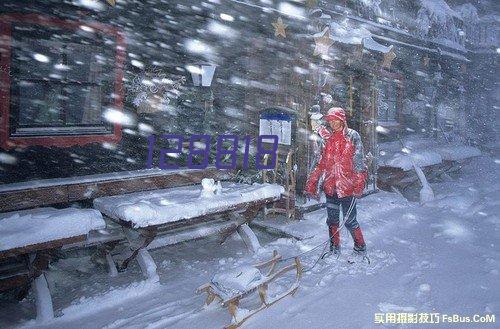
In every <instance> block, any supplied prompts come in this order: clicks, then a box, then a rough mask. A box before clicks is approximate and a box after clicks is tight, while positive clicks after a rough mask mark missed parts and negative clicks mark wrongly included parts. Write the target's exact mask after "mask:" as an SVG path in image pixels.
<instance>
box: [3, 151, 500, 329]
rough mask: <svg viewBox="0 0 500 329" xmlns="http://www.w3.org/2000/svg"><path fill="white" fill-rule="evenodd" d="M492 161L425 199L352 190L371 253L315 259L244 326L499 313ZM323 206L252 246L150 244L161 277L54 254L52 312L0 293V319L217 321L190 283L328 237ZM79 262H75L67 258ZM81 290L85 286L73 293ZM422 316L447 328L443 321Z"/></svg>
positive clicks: (107, 323)
mask: <svg viewBox="0 0 500 329" xmlns="http://www.w3.org/2000/svg"><path fill="white" fill-rule="evenodd" d="M499 167H500V165H498V164H497V163H495V162H494V161H493V160H492V159H491V158H487V157H483V158H480V159H477V160H476V161H475V162H473V163H472V164H471V165H470V166H467V167H466V168H464V170H463V174H462V177H463V179H459V180H456V181H450V182H445V183H439V184H433V185H432V188H433V189H434V191H435V193H436V200H435V201H434V202H433V203H432V204H430V205H428V206H425V207H422V206H420V205H419V204H417V203H412V202H408V201H406V200H404V199H402V198H401V197H399V196H397V195H396V194H392V193H385V192H381V193H377V194H374V195H371V196H368V197H366V198H364V199H362V200H360V203H359V215H358V216H359V219H360V223H361V225H362V226H363V228H364V230H365V237H366V240H367V243H368V247H369V248H370V256H371V260H372V264H371V265H363V264H354V265H348V264H346V262H345V259H343V258H341V259H340V260H335V259H333V258H328V259H326V260H323V261H320V262H319V263H318V264H317V265H316V267H315V268H314V269H313V270H312V271H311V272H306V273H305V274H304V277H303V280H302V283H301V287H300V288H299V290H298V292H297V294H296V295H295V296H294V297H288V298H286V299H284V300H283V301H281V302H279V303H277V304H276V305H273V306H272V307H271V308H270V309H268V310H266V311H264V312H261V313H259V314H258V315H256V316H255V317H253V318H252V319H250V320H249V321H248V323H247V324H246V327H248V328H282V327H286V328H305V327H306V328H334V327H335V328H377V327H383V326H381V325H376V324H374V314H375V313H381V312H418V313H420V312H426V313H431V312H438V313H447V314H461V315H467V316H472V315H474V314H481V315H483V314H485V313H489V312H491V313H493V314H495V313H496V314H497V316H498V311H499V309H500V283H499V270H500V264H499V260H500V257H499V248H498V242H499V241H500V236H499V225H500V219H499V216H498V213H499V212H500V202H499V200H498V197H497V196H498V195H499V194H500V186H499V184H498V183H497V182H496V181H495V178H496V177H499V176H498V173H499V170H498V168H499ZM478 168H479V170H478ZM324 216H325V211H324V210H319V211H317V212H315V213H312V214H310V215H309V216H308V219H307V220H306V221H304V222H301V223H300V225H302V227H303V230H304V231H307V233H308V234H309V233H310V235H315V236H314V237H313V238H311V239H307V240H304V241H301V242H296V241H292V240H290V239H277V240H273V241H271V240H270V238H269V237H267V236H263V240H262V242H263V243H262V245H263V246H264V247H263V248H262V249H261V250H260V251H259V253H258V255H256V256H254V257H252V256H250V255H248V254H247V253H246V252H245V250H244V246H243V244H242V243H241V241H238V240H236V239H232V240H230V241H228V243H227V245H224V246H218V245H217V244H216V242H215V240H210V239H206V240H201V241H195V242H192V243H190V244H183V245H180V246H174V247H169V248H164V249H161V250H156V251H155V252H153V257H154V258H155V260H157V263H158V264H161V266H160V267H159V271H160V280H161V282H160V284H154V283H147V282H143V281H140V280H141V275H140V271H139V269H138V268H137V266H134V267H133V268H132V269H131V271H129V272H127V274H120V275H119V277H118V278H117V279H116V281H114V282H112V283H111V280H110V279H109V278H108V277H107V276H106V274H105V273H104V271H101V272H99V271H96V270H95V268H94V267H93V266H92V265H91V264H89V263H88V258H82V259H73V260H64V261H61V262H60V263H59V264H57V265H56V266H55V268H54V271H53V272H54V274H53V280H51V281H52V282H54V283H55V284H56V286H55V291H56V293H55V298H54V300H55V303H54V304H55V305H54V306H55V309H56V312H57V310H58V311H59V316H60V317H59V318H57V319H55V320H54V321H53V322H51V323H47V324H45V325H42V326H41V325H37V324H36V323H35V322H33V321H28V322H26V321H27V320H26V319H29V318H30V317H32V315H33V306H32V304H30V302H27V301H25V302H23V303H20V304H18V305H11V304H7V305H3V304H1V306H2V307H0V327H12V325H13V323H17V326H21V327H27V328H61V329H62V328H68V327H71V328H109V329H111V328H113V329H115V328H221V327H222V326H223V325H224V324H227V323H228V321H229V315H228V314H227V311H226V310H220V309H216V308H210V309H207V310H202V309H201V305H202V304H203V301H204V296H198V295H195V294H194V290H195V288H196V287H197V286H198V285H200V284H202V283H204V282H205V281H207V280H208V279H209V278H210V277H211V275H212V274H213V273H214V272H215V271H217V270H219V269H229V268H232V267H234V266H236V265H240V264H247V263H252V262H254V261H255V260H256V259H258V258H259V259H262V258H265V257H266V256H268V255H269V254H270V253H271V252H272V250H273V249H278V250H279V251H280V252H281V253H282V254H283V255H284V256H285V257H286V256H288V255H293V254H295V253H298V252H301V251H305V250H308V248H311V247H312V246H315V245H317V244H318V243H320V242H321V241H323V240H324V239H326V234H327V233H326V230H325V224H324ZM342 239H343V246H344V253H348V252H349V249H350V246H351V244H352V242H351V238H350V236H348V233H347V232H346V231H345V230H343V231H342ZM318 254H319V251H317V252H313V253H310V254H307V255H306V256H305V257H303V259H302V260H303V263H304V265H305V266H306V267H308V266H310V265H312V264H313V263H314V261H315V260H316V258H317V256H318ZM77 264H78V265H79V266H80V269H79V271H75V270H74V267H75V265H77ZM68 276H69V277H70V278H71V279H75V280H76V279H78V280H79V281H78V282H76V283H75V282H74V281H71V280H69V279H68ZM65 278H66V280H64V279H65ZM61 282H62V283H61ZM130 282H135V283H132V284H131V283H130ZM282 284H283V285H285V284H286V282H282ZM82 295H83V296H88V297H86V298H83V299H81V300H78V299H77V296H82ZM71 300H73V304H72V305H69V303H71ZM61 313H63V315H62V316H61ZM497 321H498V320H497ZM495 325H496V324H468V325H466V326H464V325H457V324H454V325H453V327H458V328H460V327H464V328H465V327H467V328H494V327H495ZM420 326H422V325H420ZM430 326H432V328H449V327H450V324H440V325H430ZM388 327H389V326H388ZM390 327H396V326H394V325H392V326H390ZM408 327H414V328H417V327H419V325H413V326H412V325H408Z"/></svg>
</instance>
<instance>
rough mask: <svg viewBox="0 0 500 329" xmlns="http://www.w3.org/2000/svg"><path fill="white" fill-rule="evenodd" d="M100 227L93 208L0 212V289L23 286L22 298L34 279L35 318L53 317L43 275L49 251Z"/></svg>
mask: <svg viewBox="0 0 500 329" xmlns="http://www.w3.org/2000/svg"><path fill="white" fill-rule="evenodd" d="M104 227H105V223H104V220H103V219H102V215H101V214H100V213H99V212H98V211H96V210H94V209H75V208H66V209H55V208H36V209H30V210H22V211H13V212H7V213H2V214H0V292H2V291H6V290H9V289H11V288H14V287H18V286H23V287H24V288H23V289H22V291H21V295H20V296H19V297H21V298H22V297H24V296H25V295H26V293H27V291H28V288H29V287H30V285H31V283H32V282H34V285H33V288H34V293H35V298H36V306H37V319H40V320H42V321H43V320H47V319H51V318H53V317H54V313H53V308H52V299H51V296H50V291H49V289H48V286H47V280H46V278H45V274H44V271H45V270H47V268H48V264H49V261H50V258H51V252H53V251H54V250H57V249H59V248H61V247H63V246H64V245H68V244H71V243H77V242H81V241H84V240H85V239H86V237H87V235H88V234H89V232H91V231H92V230H99V229H102V228H104ZM19 261H21V262H22V263H21V265H19ZM23 264H24V265H26V266H23Z"/></svg>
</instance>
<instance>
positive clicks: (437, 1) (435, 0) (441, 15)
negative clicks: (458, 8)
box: [420, 0, 461, 22]
mask: <svg viewBox="0 0 500 329" xmlns="http://www.w3.org/2000/svg"><path fill="white" fill-rule="evenodd" d="M420 5H421V7H422V8H425V9H427V10H428V11H429V13H430V14H431V16H433V18H434V19H436V20H437V21H440V22H443V21H445V20H446V19H447V17H448V16H452V17H457V18H461V17H460V15H459V14H457V12H455V11H454V10H453V9H451V8H450V6H449V5H448V4H447V3H446V1H444V0H420Z"/></svg>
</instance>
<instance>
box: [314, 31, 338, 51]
mask: <svg viewBox="0 0 500 329" xmlns="http://www.w3.org/2000/svg"><path fill="white" fill-rule="evenodd" d="M314 42H315V47H314V56H318V55H319V56H321V57H323V56H328V52H329V50H330V47H331V46H332V45H333V40H332V39H330V28H329V27H326V28H325V29H324V30H323V32H321V33H318V34H317V35H315V36H314Z"/></svg>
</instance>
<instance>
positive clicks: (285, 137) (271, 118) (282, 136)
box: [259, 113, 292, 145]
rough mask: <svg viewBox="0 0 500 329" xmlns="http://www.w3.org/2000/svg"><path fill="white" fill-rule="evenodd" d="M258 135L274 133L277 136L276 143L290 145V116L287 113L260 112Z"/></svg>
mask: <svg viewBox="0 0 500 329" xmlns="http://www.w3.org/2000/svg"><path fill="white" fill-rule="evenodd" d="M259 135H276V136H278V144H282V145H291V143H292V116H291V115H289V114H270V113H265V114H261V115H260V122H259Z"/></svg>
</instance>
